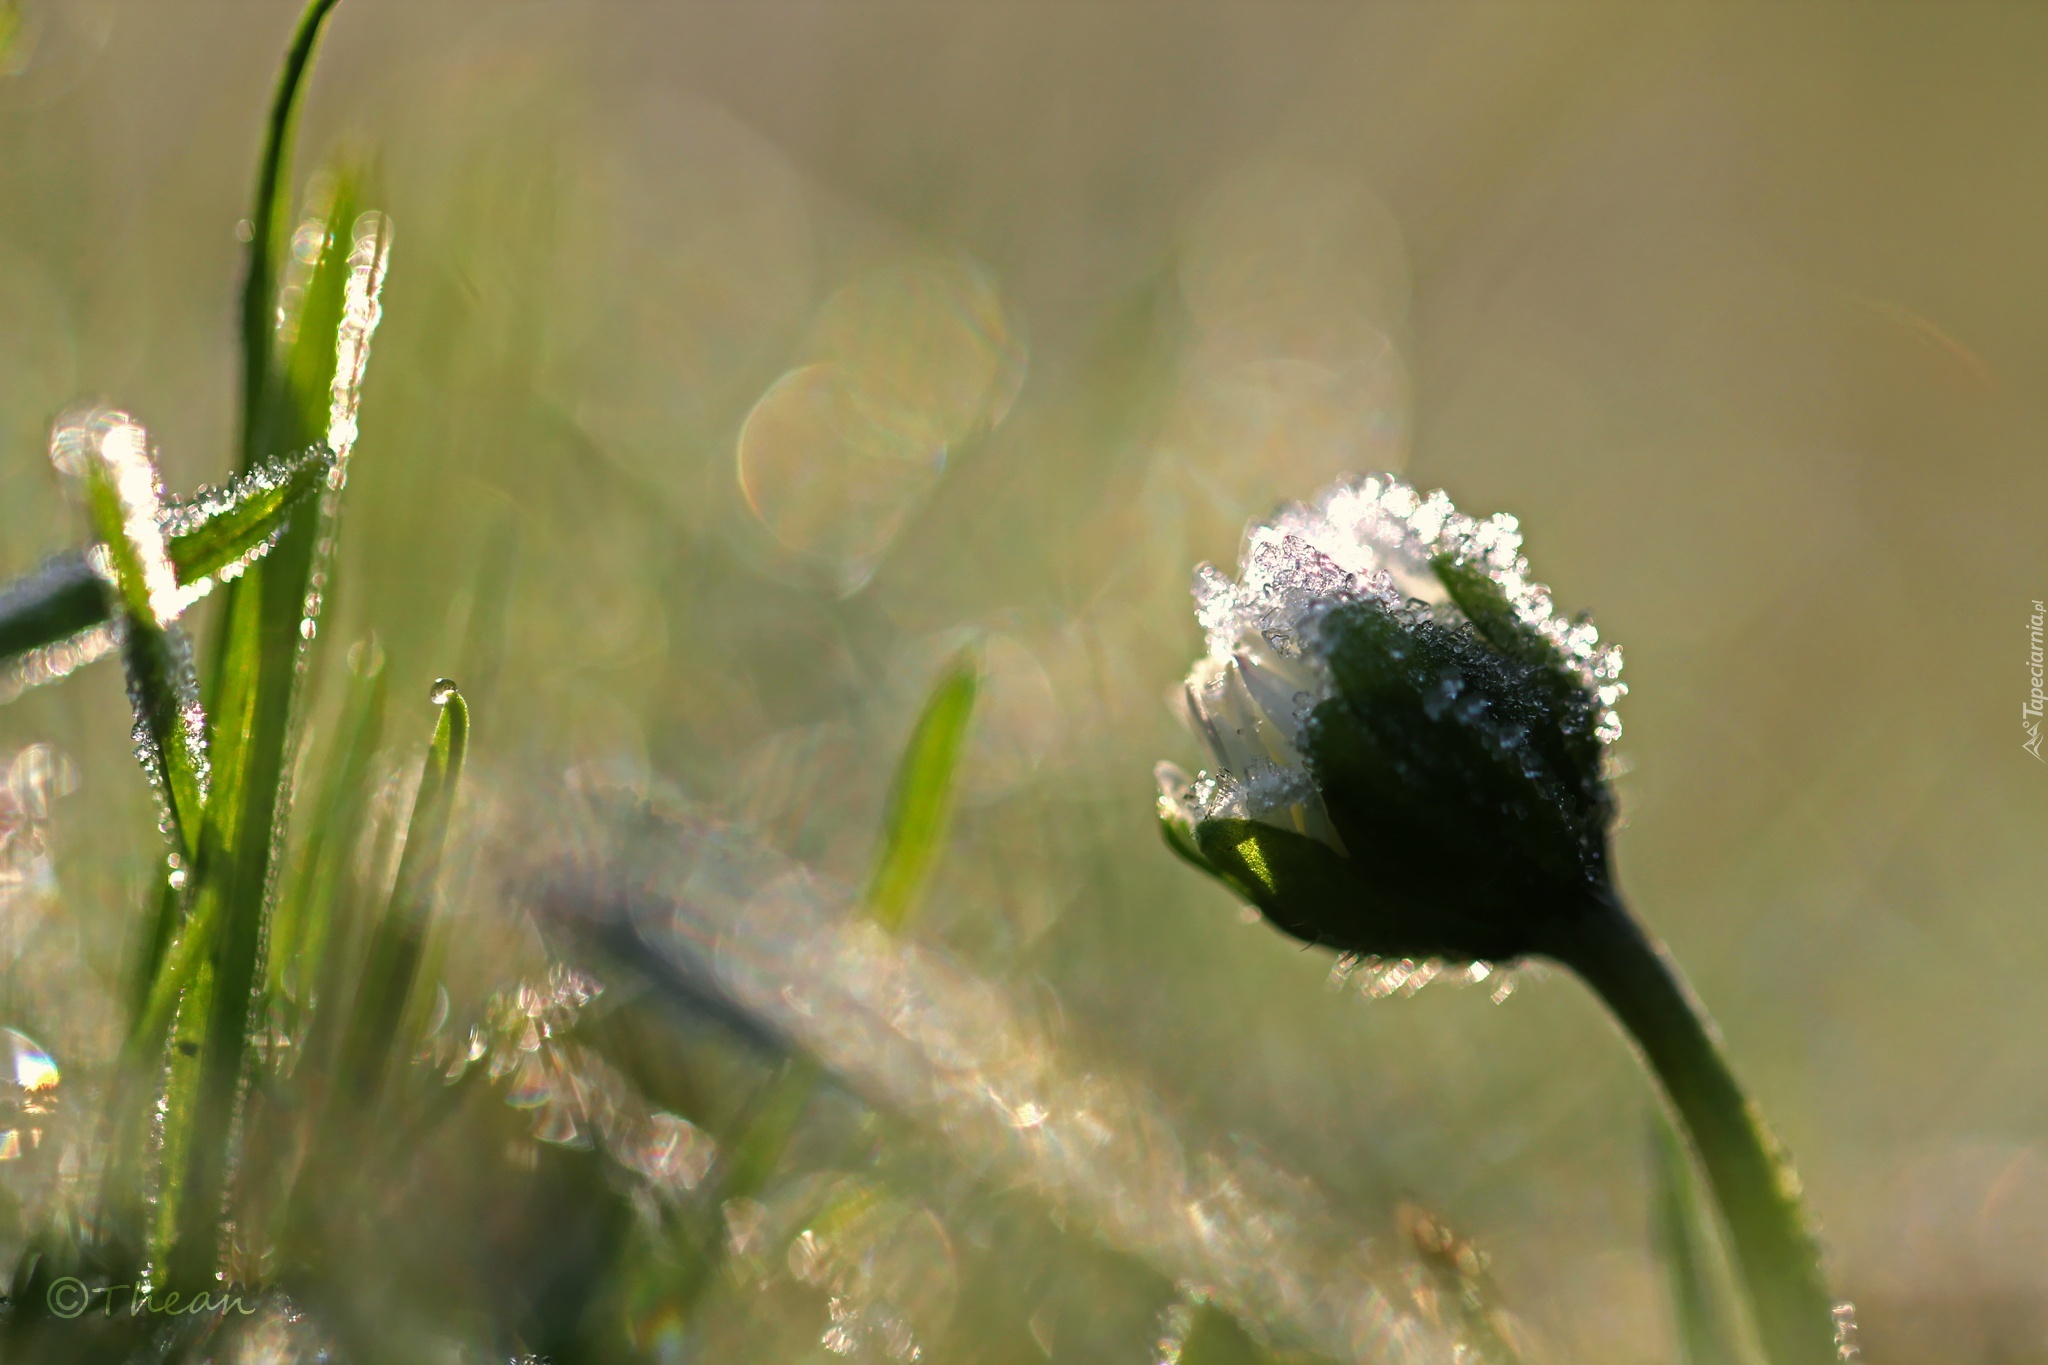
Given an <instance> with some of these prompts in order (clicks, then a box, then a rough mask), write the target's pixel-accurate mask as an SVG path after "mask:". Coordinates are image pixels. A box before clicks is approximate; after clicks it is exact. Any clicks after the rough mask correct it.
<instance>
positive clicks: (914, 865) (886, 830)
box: [866, 645, 981, 931]
mask: <svg viewBox="0 0 2048 1365" xmlns="http://www.w3.org/2000/svg"><path fill="white" fill-rule="evenodd" d="M980 688H981V652H980V649H979V647H978V646H975V645H969V646H968V647H966V648H965V649H962V650H961V651H960V652H959V653H958V654H956V655H954V656H953V658H952V659H951V661H950V662H948V663H947V665H946V667H945V669H944V671H943V672H941V673H940V675H939V680H938V682H937V683H936V684H934V685H933V687H932V690H931V693H930V695H929V696H927V697H926V698H925V703H924V710H923V712H922V713H920V714H919V716H918V718H917V726H916V728H915V729H913V730H912V731H911V732H910V742H909V743H908V744H906V745H904V747H903V756H902V758H900V759H899V760H897V764H896V778H895V781H894V783H893V784H892V785H891V787H890V789H889V805H888V809H887V812H886V814H885V815H884V817H883V821H882V837H881V843H880V845H879V846H878V847H877V849H876V852H875V862H874V868H873V870H872V872H871V873H870V875H869V877H868V888H867V897H866V905H867V911H868V913H869V914H870V915H872V916H873V917H874V919H875V922H876V923H878V924H880V925H881V926H882V927H883V928H885V929H889V930H892V931H893V930H896V929H900V928H902V927H903V925H904V924H905V923H906V922H908V920H909V919H910V916H911V915H912V913H914V912H915V911H916V909H917V905H918V901H919V900H920V899H921V898H922V897H923V895H924V889H925V884H926V883H927V882H928V881H930V880H931V874H932V871H933V869H934V868H936V867H937V866H938V861H939V854H940V853H941V852H943V851H944V849H945V846H946V829H947V826H948V825H949V824H950V822H951V818H952V813H953V776H954V772H955V770H956V769H957V768H958V766H959V763H960V752H961V749H962V747H963V746H964V745H965V743H966V741H967V733H968V727H969V725H970V724H971V723H972V721H973V719H974V701H975V696H976V694H977V693H978V692H979V690H980Z"/></svg>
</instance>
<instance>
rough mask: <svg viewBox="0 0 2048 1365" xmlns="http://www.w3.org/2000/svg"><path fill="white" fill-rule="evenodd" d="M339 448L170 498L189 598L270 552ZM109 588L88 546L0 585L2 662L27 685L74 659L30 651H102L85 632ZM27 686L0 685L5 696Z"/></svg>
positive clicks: (102, 612)
mask: <svg viewBox="0 0 2048 1365" xmlns="http://www.w3.org/2000/svg"><path fill="white" fill-rule="evenodd" d="M333 463H334V461H333V457H332V456H331V455H329V453H328V452H327V450H326V449H325V448H324V447H319V446H315V447H311V448H309V449H307V450H304V451H301V452H300V453H299V454H297V455H286V456H279V457H277V458H275V459H272V460H268V461H265V462H264V464H262V465H261V466H259V467H258V468H257V469H256V470H255V471H253V472H252V473H249V474H245V475H243V476H241V477H240V478H237V479H235V480H234V481H232V482H231V483H230V484H229V485H228V486H227V487H226V488H223V489H220V490H218V491H215V492H207V493H202V494H200V495H199V496H197V497H195V498H191V499H188V500H184V501H180V502H173V503H170V504H167V505H166V506H165V508H164V510H163V515H162V517H161V518H160V523H161V525H162V528H163V533H164V543H165V549H166V550H167V551H168V552H169V555H170V560H171V569H172V572H173V573H174V574H175V575H176V577H177V582H178V587H179V588H180V589H182V590H184V591H183V596H184V598H185V600H187V601H189V600H190V599H191V598H193V597H197V596H199V595H200V594H202V593H204V592H206V591H207V590H208V589H210V588H211V587H212V586H213V584H212V581H211V580H212V578H213V576H214V575H221V576H222V577H232V576H233V575H234V574H236V573H239V572H240V571H241V570H242V569H243V568H245V567H247V565H248V564H249V563H251V562H253V561H254V560H256V559H257V558H260V557H261V556H262V555H263V554H264V553H266V552H267V551H268V550H269V548H270V546H271V544H272V543H273V542H274V541H275V540H276V538H277V537H278V535H279V534H281V533H282V531H283V530H284V527H285V525H286V523H287V522H288V521H289V519H290V517H291V516H292V514H293V513H294V512H295V511H297V510H298V508H299V507H300V506H301V505H302V504H304V503H305V502H307V501H308V500H309V499H310V498H311V497H312V496H313V495H314V494H316V493H317V492H318V491H319V490H320V489H321V488H322V487H324V486H325V483H326V480H327V474H328V471H329V470H330V469H331V468H332V467H333ZM109 619H110V618H109V616H108V606H107V597H106V593H105V591H104V589H103V587H102V581H101V579H100V576H99V574H98V573H97V572H95V571H94V569H93V566H92V557H91V555H90V553H89V552H87V551H73V552H71V553H68V554H62V555H57V556H55V557H54V558H52V559H50V560H48V561H47V562H46V563H44V564H43V565H42V566H41V567H40V568H38V569H37V570H35V572H33V573H31V574H29V575H27V576H26V577H23V578H21V579H18V580H17V581H15V582H14V583H11V584H9V585H8V586H7V587H5V588H0V668H11V669H14V670H15V671H19V672H23V673H28V674H34V675H36V676H34V677H32V678H25V679H24V685H33V683H34V682H43V681H50V680H53V679H55V678H57V677H61V676H63V674H64V673H66V672H69V671H70V669H69V668H68V667H66V668H61V669H53V668H50V667H47V666H46V667H43V668H41V669H36V668H35V667H34V665H33V661H30V660H27V659H25V658H24V656H29V655H33V654H36V653H37V652H39V651H40V652H47V653H52V654H54V653H55V652H56V651H59V650H63V649H65V648H66V647H67V646H69V647H70V653H71V666H73V667H75V666H76V665H77V664H82V663H88V662H90V661H91V660H92V659H93V658H96V657H98V654H99V652H102V651H97V650H94V649H93V648H91V647H90V646H89V645H88V644H87V643H86V642H85V640H84V639H83V637H84V636H86V635H88V634H89V633H91V632H93V631H96V630H99V629H100V628H102V627H104V626H105V625H106V624H107V622H108V620H109ZM20 690H22V688H21V687H14V688H6V687H0V700H6V699H8V698H9V697H11V696H12V695H15V694H17V693H18V692H19V691H20Z"/></svg>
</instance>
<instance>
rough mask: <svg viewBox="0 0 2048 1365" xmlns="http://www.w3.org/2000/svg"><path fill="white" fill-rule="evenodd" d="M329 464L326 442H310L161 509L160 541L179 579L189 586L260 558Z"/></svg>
mask: <svg viewBox="0 0 2048 1365" xmlns="http://www.w3.org/2000/svg"><path fill="white" fill-rule="evenodd" d="M333 468H334V456H333V455H332V454H331V453H330V452H329V451H328V450H327V448H326V447H325V446H317V445H316V446H309V447H307V448H306V449H305V450H302V451H300V452H299V453H298V454H296V455H279V456H275V457H273V458H271V459H268V460H265V461H264V462H263V463H262V464H260V465H258V466H257V467H256V468H255V469H253V470H251V471H249V472H248V473H246V474H241V475H238V476H237V477H236V478H235V479H234V480H233V481H232V482H230V483H229V484H228V486H227V487H226V488H223V489H220V490H219V491H217V492H211V493H202V494H200V495H199V496H197V497H194V498H191V499H187V500H185V501H182V502H177V503H173V504H172V505H171V506H169V507H167V508H165V509H164V532H165V540H166V542H167V545H168V548H169V550H170V556H171V567H172V568H173V569H175V570H176V571H177V575H178V582H179V583H180V584H182V585H187V586H189V585H192V584H195V583H197V582H199V581H200V580H201V579H204V578H211V577H212V576H213V575H215V574H217V573H220V572H222V571H223V570H229V571H232V570H233V569H234V568H235V567H236V566H237V565H242V564H245V563H249V562H253V559H254V558H255V557H260V556H261V555H262V554H263V552H264V551H266V550H267V549H269V548H270V545H271V543H272V542H273V541H274V540H275V538H276V537H277V536H278V535H280V534H281V533H282V532H283V530H284V528H285V525H286V523H287V521H288V519H289V518H290V517H291V515H292V514H293V513H294V512H295V511H297V510H298V509H299V508H300V507H301V506H302V505H304V504H305V503H307V502H308V501H310V500H311V499H312V498H313V497H314V495H316V494H317V493H318V492H319V491H320V490H321V489H322V488H323V487H325V486H326V483H327V476H328V474H329V472H330V471H331V470H333Z"/></svg>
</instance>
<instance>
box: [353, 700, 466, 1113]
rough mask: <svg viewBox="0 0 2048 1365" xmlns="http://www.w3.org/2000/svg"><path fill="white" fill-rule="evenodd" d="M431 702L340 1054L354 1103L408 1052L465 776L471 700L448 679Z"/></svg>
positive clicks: (361, 1100) (369, 1094)
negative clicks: (421, 756)
mask: <svg viewBox="0 0 2048 1365" xmlns="http://www.w3.org/2000/svg"><path fill="white" fill-rule="evenodd" d="M433 701H434V703H435V704H436V705H437V706H439V707H440V708H441V717H440V720H439V721H437V722H436V723H435V726H434V741H433V744H432V745H431V747H429V749H428V750H427V762H426V766H425V767H424V768H422V769H421V771H420V785H419V792H418V794H417V795H416V796H414V798H413V806H412V821H411V824H410V825H409V826H408V827H407V829H406V835H405V849H404V851H403V852H402V853H400V854H399V857H398V876H397V878H396V880H395V881H394V883H393V885H392V888H391V903H390V905H389V906H388V907H387V908H386V909H385V912H384V916H383V918H382V919H381V920H380V921H379V922H378V924H377V928H376V931H375V933H374V934H373V935H372V936H371V940H370V947H369V951H368V953H367V954H365V956H364V959H363V976H362V981H361V984H360V985H359V986H358V988H357V992H356V1004H355V1018H354V1020H353V1021H352V1023H351V1026H350V1030H349V1041H348V1044H347V1047H346V1051H345V1053H344V1056H343V1059H342V1066H341V1075H340V1083H341V1088H340V1091H339V1092H338V1093H339V1094H340V1095H342V1096H343V1097H344V1098H345V1100H347V1101H349V1102H352V1103H358V1104H359V1103H366V1102H368V1101H370V1100H371V1099H372V1098H373V1097H374V1096H375V1095H376V1093H377V1090H378V1088H379V1086H380V1085H381V1084H382V1083H383V1079H384V1074H385V1071H386V1070H387V1068H388V1067H389V1065H390V1061H391V1058H392V1056H393V1055H394V1054H399V1055H402V1054H404V1053H405V1052H407V1051H408V1050H409V1046H410V1042H409V1039H408V1038H407V1036H406V1029H405V1028H404V1024H405V1021H406V1015H407V1009H406V1006H407V1002H408V1001H410V1000H411V998H412V994H413V989H414V985H415V980H416V978H417V976H418V973H419V966H420V961H421V958H422V957H423V956H424V954H425V951H426V943H427V931H428V929H429V927H430V925H431V922H432V918H433V901H434V885H435V883H436V882H437V881H438V880H439V879H440V875H441V854H442V850H443V848H444V847H445V845H446V843H447V839H448V822H449V817H450V815H451V814H452V813H453V812H454V809H455V793H456V789H457V787H458V785H459V784H460V782H461V779H462V763H463V758H464V755H465V754H466V752H467V750H468V747H469V705H468V703H467V702H465V701H463V699H462V694H461V693H460V692H458V691H456V689H455V684H454V683H451V682H449V681H447V680H446V679H445V678H444V679H442V680H441V681H440V682H437V683H435V684H434V691H433Z"/></svg>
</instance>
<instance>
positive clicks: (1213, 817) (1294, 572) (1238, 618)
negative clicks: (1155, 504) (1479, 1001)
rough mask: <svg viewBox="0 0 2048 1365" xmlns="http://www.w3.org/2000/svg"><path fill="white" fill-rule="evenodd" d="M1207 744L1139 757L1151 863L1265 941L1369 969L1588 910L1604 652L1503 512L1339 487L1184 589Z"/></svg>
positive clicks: (1599, 801) (1291, 511) (1604, 735)
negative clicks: (1532, 568) (1212, 881)
mask: <svg viewBox="0 0 2048 1365" xmlns="http://www.w3.org/2000/svg"><path fill="white" fill-rule="evenodd" d="M1194 591H1195V606H1196V614H1197V616H1198V618H1199V619H1200V621H1201V624H1202V627H1203V629H1204V630H1205V631H1206V633H1207V635H1208V646H1209V648H1208V654H1207V656H1206V657H1205V658H1203V659H1202V660H1201V661H1200V662H1199V663H1197V664H1196V665H1195V668H1194V671H1193V672H1192V673H1191V674H1190V675H1189V677H1188V679H1187V684H1186V686H1185V688H1184V690H1183V699H1184V710H1185V718H1186V720H1187V722H1188V724H1189V726H1190V728H1191V729H1193V730H1194V732H1195V733H1196V735H1197V736H1198V737H1200V739H1201V740H1202V741H1203V743H1204V745H1205V746H1206V747H1207V749H1208V751H1209V767H1208V768H1207V769H1205V770H1204V771H1203V772H1201V773H1199V774H1198V775H1196V776H1195V777H1194V778H1192V779H1190V778H1187V777H1186V776H1185V775H1184V774H1182V773H1181V772H1180V771H1179V770H1178V769H1176V768H1173V767H1172V765H1170V764H1162V765H1160V769H1159V777H1160V789H1161V791H1160V818H1161V821H1162V824H1163V827H1164V830H1165V833H1166V836H1167V839H1168V842H1169V843H1171V844H1172V845H1173V846H1174V848H1175V849H1176V850H1177V851H1179V852H1180V853H1181V854H1182V855H1183V856H1185V857H1187V858H1188V859H1189V860H1190V861H1192V862H1194V863H1195V864H1196V865H1197V866H1200V867H1202V868H1203V869H1204V870H1206V871H1208V872H1210V873H1211V874H1213V875H1215V876H1217V877H1219V878H1221V879H1222V880H1223V881H1225V882H1226V883H1228V884H1229V885H1231V886H1232V887H1234V888H1235V889H1236V890H1237V891H1238V892H1239V893H1240V894H1242V895H1243V896H1245V897H1246V898H1247V899H1248V900H1250V901H1251V902H1252V903H1253V904H1254V905H1256V906H1257V907H1258V908H1259V909H1260V911H1262V912H1263V913H1264V914H1265V916H1266V917H1267V918H1268V919H1270V920H1271V921H1273V923H1275V924H1276V925H1278V926H1279V927H1280V928H1282V929H1284V930H1286V931H1287V932H1288V933H1290V934H1293V935H1295V936H1296V937H1298V938H1301V939H1305V940H1307V941H1309V942H1312V943H1320V944H1325V945H1327V946H1330V947H1333V948H1337V949H1340V950H1343V951H1347V952H1354V953H1360V954H1365V955H1370V956H1378V957H1397V958H1398V957H1409V958H1424V957H1434V958H1442V959H1445V960H1447V961H1452V962H1470V961H1474V960H1480V959H1487V960H1503V959H1508V958H1514V957H1520V956H1524V955H1527V954H1529V953H1532V952H1538V951H1542V949H1543V941H1544V933H1543V931H1544V927H1545V925H1546V923H1547V922H1550V921H1552V920H1554V919H1555V918H1556V917H1558V916H1560V915H1570V914H1572V913H1574V912H1575V911H1577V910H1579V909H1582V908H1584V907H1585V906H1587V905H1589V904H1591V903H1593V902H1595V901H1598V900H1601V899H1604V898H1606V897H1607V896H1608V895H1609V882H1608V869H1607V832H1608V827H1609V825H1610V824H1611V823H1612V820H1613V815H1614V800H1613V795H1612V792H1611V790H1610V788H1609V786H1608V783H1607V780H1606V776H1605V772H1606V758H1607V750H1608V747H1609V745H1611V744H1612V742H1613V741H1614V740H1615V739H1616V737H1618V736H1619V734H1620V732H1621V724H1620V721H1619V719H1618V718H1617V717H1616V716H1615V713H1614V706H1615V703H1616V701H1618V700H1619V698H1620V697H1621V695H1622V694H1623V692H1624V691H1625V690H1626V688H1625V686H1624V684H1623V683H1622V682H1621V679H1620V674H1621V652H1620V650H1619V649H1617V648H1615V647H1614V646H1612V645H1602V644H1601V643H1600V639H1599V633H1598V632H1597V631H1596V630H1595V629H1594V627H1593V626H1592V624H1591V623H1590V622H1588V621H1586V620H1585V619H1584V618H1579V619H1567V618H1564V617H1561V616H1559V615H1557V614H1556V612H1555V611H1554V610H1553V609H1552V606H1551V601H1550V590H1549V589H1548V588H1546V587H1544V586H1543V585H1542V584H1541V583H1538V582H1536V581H1535V580H1534V579H1532V578H1531V577H1530V576H1529V562H1528V560H1527V559H1525V558H1523V556H1522V554H1521V534H1520V532H1519V530H1518V529H1517V526H1516V522H1515V519H1514V518H1513V517H1510V516H1505V515H1502V516H1494V517H1490V518H1488V519H1486V520H1484V521H1478V520H1474V519H1473V518H1471V517H1468V516H1465V515H1463V514H1462V513H1460V512H1459V511H1458V510H1457V509H1456V508H1455V507H1453V506H1452V505H1451V501H1450V499H1449V498H1447V497H1445V496H1444V494H1443V493H1442V492H1435V493H1430V494H1427V495H1426V496H1425V495H1422V494H1419V493H1417V492H1416V490H1415V489H1413V488H1411V487H1410V486H1409V485H1407V484H1406V483H1404V482H1402V481H1401V480H1400V479H1398V478H1395V477H1393V476H1391V475H1385V474H1381V475H1373V476H1369V477H1365V478H1359V479H1355V480H1350V481H1347V482H1344V483H1340V484H1338V485H1336V486H1335V487H1333V488H1331V489H1329V490H1327V491H1326V492H1324V493H1323V494H1322V496H1321V497H1319V498H1318V499H1317V500H1316V501H1315V502H1314V503H1313V504H1311V505H1306V506H1304V505H1294V506H1289V507H1286V508H1283V509H1282V510H1281V511H1280V512H1279V513H1278V514H1277V515H1276V516H1275V517H1274V518H1273V519H1272V520H1271V521H1269V522H1267V523H1264V524H1260V525H1254V526H1253V527H1252V528H1251V529H1250V531H1249V532H1248V533H1247V535H1246V537H1245V543H1244V550H1243V553H1242V556H1241V560H1240V565H1239V572H1238V576H1237V578H1236V579H1235V580H1232V579H1230V578H1227V577H1226V576H1224V575H1223V574H1222V573H1221V572H1220V571H1218V570H1217V569H1215V568H1214V567H1213V566H1210V565H1206V564H1205V565H1203V566H1202V567H1201V568H1200V569H1198V570H1197V571H1196V574H1195V589H1194Z"/></svg>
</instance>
